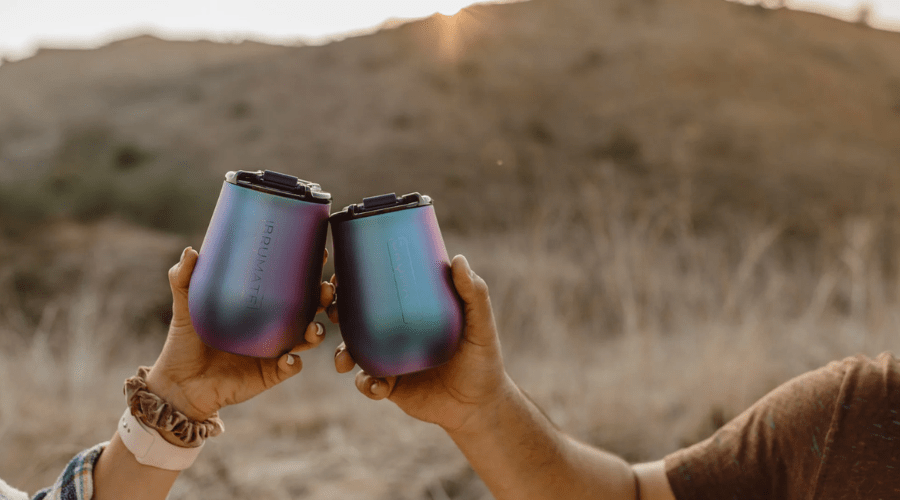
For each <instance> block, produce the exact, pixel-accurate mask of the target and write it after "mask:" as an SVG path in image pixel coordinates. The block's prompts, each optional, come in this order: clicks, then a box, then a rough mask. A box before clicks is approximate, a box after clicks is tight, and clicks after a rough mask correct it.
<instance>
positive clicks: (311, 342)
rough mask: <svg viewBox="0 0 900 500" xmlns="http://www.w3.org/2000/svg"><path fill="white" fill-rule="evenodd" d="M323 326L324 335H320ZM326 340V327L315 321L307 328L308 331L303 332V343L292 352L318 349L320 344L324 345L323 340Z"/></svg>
mask: <svg viewBox="0 0 900 500" xmlns="http://www.w3.org/2000/svg"><path fill="white" fill-rule="evenodd" d="M320 325H321V326H322V335H319V334H318V328H319V326H320ZM324 339H325V325H322V324H321V323H319V322H318V321H313V322H312V323H310V324H309V326H307V327H306V331H304V332H303V342H301V343H299V344H297V345H295V346H294V347H293V348H292V349H291V352H295V353H297V352H303V351H308V350H310V349H313V348H315V347H318V346H319V344H321V343H322V340H324Z"/></svg>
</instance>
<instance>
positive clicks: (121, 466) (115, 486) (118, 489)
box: [94, 432, 178, 500]
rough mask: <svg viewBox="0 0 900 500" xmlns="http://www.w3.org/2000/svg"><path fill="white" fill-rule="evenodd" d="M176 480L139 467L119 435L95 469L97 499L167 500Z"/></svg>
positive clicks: (171, 475)
mask: <svg viewBox="0 0 900 500" xmlns="http://www.w3.org/2000/svg"><path fill="white" fill-rule="evenodd" d="M177 477H178V471H170V470H164V469H158V468H156V467H151V466H149V465H142V464H140V463H139V462H138V461H137V459H135V458H134V455H132V453H131V452H130V451H128V448H126V447H125V444H124V443H123V442H122V439H121V438H120V437H119V433H118V432H116V434H115V435H114V436H113V438H112V440H110V442H109V445H108V446H107V447H106V449H104V450H103V453H101V454H100V458H99V459H98V460H97V465H96V466H95V468H94V500H119V499H122V498H128V499H129V500H164V499H165V498H166V496H167V495H168V494H169V490H170V489H171V488H172V484H173V483H174V482H175V479H176V478H177Z"/></svg>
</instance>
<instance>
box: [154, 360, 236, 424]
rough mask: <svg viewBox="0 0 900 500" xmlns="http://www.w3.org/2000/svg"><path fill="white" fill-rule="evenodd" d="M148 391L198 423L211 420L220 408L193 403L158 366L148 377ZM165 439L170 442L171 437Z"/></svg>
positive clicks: (182, 389) (178, 385)
mask: <svg viewBox="0 0 900 500" xmlns="http://www.w3.org/2000/svg"><path fill="white" fill-rule="evenodd" d="M147 390H148V391H150V392H152V393H153V394H156V395H157V396H159V397H160V398H162V399H163V400H164V401H166V402H168V403H169V404H170V405H172V407H173V408H174V409H176V410H178V411H180V412H181V413H184V414H185V415H186V416H187V417H188V418H190V419H192V420H195V421H197V422H202V421H204V420H207V419H209V418H210V417H212V416H213V414H214V413H216V411H218V410H219V409H218V408H211V407H204V406H202V405H199V404H197V402H195V401H192V400H191V399H190V398H189V397H188V396H187V394H186V391H185V390H184V388H183V387H182V386H181V385H180V384H178V383H176V382H175V381H174V380H173V378H172V377H169V376H168V375H167V374H166V373H165V370H164V369H162V368H157V365H154V366H153V367H152V368H151V369H150V373H149V374H148V375H147ZM161 434H162V433H161ZM163 437H165V438H166V440H167V441H168V440H169V437H168V436H166V435H165V434H163Z"/></svg>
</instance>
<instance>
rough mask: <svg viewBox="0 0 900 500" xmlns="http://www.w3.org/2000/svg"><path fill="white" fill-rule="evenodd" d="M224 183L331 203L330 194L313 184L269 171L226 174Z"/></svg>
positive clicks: (305, 199) (298, 198)
mask: <svg viewBox="0 0 900 500" xmlns="http://www.w3.org/2000/svg"><path fill="white" fill-rule="evenodd" d="M225 181H226V182H230V183H232V184H235V185H237V186H243V187H246V188H250V189H255V190H257V191H262V192H264V193H269V194H274V195H276V196H284V197H286V198H294V199H297V200H303V201H309V202H313V203H331V194H330V193H326V192H324V191H322V186H319V185H318V184H316V183H315V182H309V181H304V180H303V179H298V178H296V177H294V176H293V175H287V174H282V173H279V172H273V171H271V170H265V171H263V170H257V171H255V172H250V171H246V170H238V171H237V172H228V173H227V174H225Z"/></svg>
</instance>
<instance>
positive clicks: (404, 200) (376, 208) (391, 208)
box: [330, 193, 433, 222]
mask: <svg viewBox="0 0 900 500" xmlns="http://www.w3.org/2000/svg"><path fill="white" fill-rule="evenodd" d="M432 204H433V202H432V200H431V197H430V196H427V195H423V194H419V193H409V194H405V195H403V196H397V195H396V194H395V193H388V194H382V195H378V196H370V197H368V198H363V201H362V203H355V204H353V205H347V206H346V207H344V209H343V210H341V211H340V212H335V213H333V214H331V217H330V220H331V221H332V222H340V221H342V220H346V219H355V218H359V217H368V216H370V215H378V214H383V213H387V212H396V211H398V210H406V209H408V208H415V207H423V206H426V205H432Z"/></svg>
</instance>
